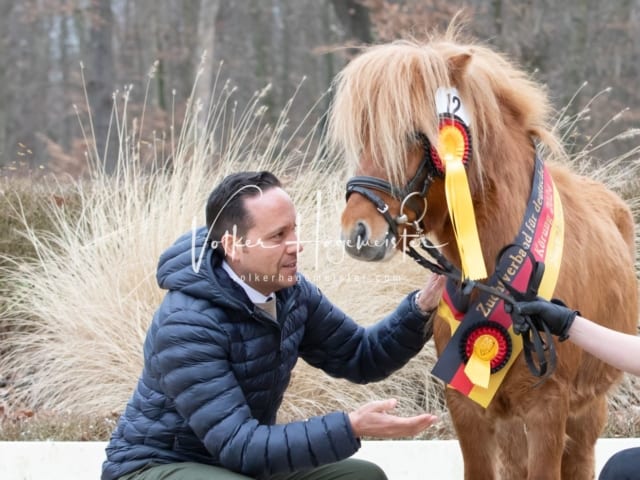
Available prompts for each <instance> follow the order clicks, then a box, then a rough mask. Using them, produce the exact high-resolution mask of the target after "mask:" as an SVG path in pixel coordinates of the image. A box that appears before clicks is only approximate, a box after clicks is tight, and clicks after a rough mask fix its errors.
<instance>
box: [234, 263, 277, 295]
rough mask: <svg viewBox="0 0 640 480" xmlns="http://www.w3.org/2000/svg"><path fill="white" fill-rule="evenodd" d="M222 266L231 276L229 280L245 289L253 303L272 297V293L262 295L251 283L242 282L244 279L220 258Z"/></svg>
mask: <svg viewBox="0 0 640 480" xmlns="http://www.w3.org/2000/svg"><path fill="white" fill-rule="evenodd" d="M222 268H223V269H224V271H225V272H227V273H228V274H229V276H230V277H231V280H233V281H234V282H236V283H237V284H238V285H240V286H241V287H242V289H243V290H244V291H245V293H246V294H247V296H248V297H249V300H251V301H252V302H253V303H264V302H266V301H268V300H270V299H272V298H274V295H273V293H272V294H270V295H263V294H262V293H260V292H259V291H257V290H256V289H255V288H253V287H252V286H251V285H247V284H246V283H245V282H244V280H242V279H241V278H240V277H239V276H238V274H237V273H236V272H234V271H233V269H232V268H231V265H229V264H228V263H227V261H226V260H222Z"/></svg>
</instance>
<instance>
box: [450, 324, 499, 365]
mask: <svg viewBox="0 0 640 480" xmlns="http://www.w3.org/2000/svg"><path fill="white" fill-rule="evenodd" d="M460 350H461V351H460V353H461V356H462V357H463V359H464V362H465V363H466V362H467V361H468V360H469V358H471V356H472V355H476V356H477V357H479V358H480V359H482V360H483V361H488V362H489V364H490V365H491V373H496V372H497V371H499V370H500V369H501V368H502V367H504V366H505V365H506V364H507V362H508V361H509V358H510V357H511V337H510V336H509V332H508V331H507V329H506V328H504V327H503V326H502V325H500V324H499V323H497V322H492V321H486V322H479V323H476V324H475V325H473V326H472V327H471V328H469V329H468V330H467V331H466V332H465V334H464V335H463V337H462V338H461V343H460Z"/></svg>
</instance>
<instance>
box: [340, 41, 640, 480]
mask: <svg viewBox="0 0 640 480" xmlns="http://www.w3.org/2000/svg"><path fill="white" fill-rule="evenodd" d="M460 38H461V37H460V34H459V32H457V31H454V29H450V30H449V31H447V32H446V33H444V34H443V35H440V36H437V37H433V38H431V39H430V41H429V42H427V43H419V42H416V41H397V42H394V43H390V44H384V45H377V46H371V47H368V48H366V49H365V50H364V51H363V52H362V53H361V54H360V55H359V56H357V57H356V58H355V59H354V60H352V61H351V62H350V63H349V64H348V65H347V66H346V67H345V68H344V70H343V71H342V72H341V73H340V74H339V75H338V77H337V79H336V90H335V98H334V101H333V106H332V110H331V112H330V123H329V139H330V143H331V145H332V147H333V148H334V149H336V154H339V155H343V156H344V157H345V158H346V160H347V161H349V162H350V163H351V165H352V166H354V167H355V174H356V175H358V176H360V177H361V178H362V176H366V177H365V178H368V179H369V183H368V184H366V185H365V186H364V187H363V188H360V189H354V190H352V192H351V194H350V195H349V196H348V200H347V205H346V208H345V210H344V212H343V214H342V235H343V239H344V240H345V244H346V249H347V251H348V253H349V254H351V255H352V256H353V257H355V258H357V259H361V260H365V261H379V260H384V259H387V258H390V257H391V256H392V255H393V254H394V252H396V251H398V249H401V248H402V242H401V241H398V240H399V239H400V238H402V237H403V236H406V235H407V234H410V235H411V234H416V233H421V230H423V231H424V232H425V233H426V234H428V235H429V237H430V238H431V239H433V240H434V242H436V243H437V244H438V245H440V251H441V253H442V254H443V255H444V256H445V257H446V258H447V259H448V260H449V261H450V262H451V263H452V264H453V265H454V266H456V267H457V268H458V269H462V271H464V269H463V265H462V260H463V259H462V258H461V257H462V256H463V255H461V253H460V250H459V248H458V247H459V245H458V242H457V237H456V234H455V232H454V225H453V223H455V219H453V221H452V218H451V217H452V215H451V214H450V213H449V208H448V207H449V206H448V203H447V202H448V200H447V195H446V174H442V172H440V174H438V166H437V165H436V166H434V157H437V156H438V155H437V153H434V152H440V147H441V145H439V144H438V142H439V138H442V137H441V136H440V128H441V123H440V122H441V120H440V118H441V117H440V118H439V113H440V112H439V111H438V110H437V109H436V104H437V102H438V98H437V96H438V93H437V92H438V89H442V88H444V89H455V92H457V95H459V97H458V99H459V100H460V102H461V103H462V104H463V105H464V108H465V110H466V112H467V115H468V116H469V131H468V139H467V140H468V145H469V146H470V148H469V150H470V151H469V158H468V162H467V164H466V167H465V169H466V175H467V179H468V180H467V181H468V183H467V185H468V192H469V193H470V200H471V203H470V204H469V205H468V206H469V207H471V205H472V208H473V212H474V215H475V222H476V226H477V237H478V238H479V245H480V247H481V252H482V256H483V258H484V261H485V263H486V271H487V275H491V274H492V273H493V272H494V269H495V266H494V265H492V262H493V261H494V260H495V259H496V258H497V257H498V255H499V253H500V251H501V250H502V249H503V247H504V246H506V245H509V244H512V243H513V242H514V238H515V237H516V235H517V233H518V231H519V229H520V228H521V225H522V222H523V216H524V215H525V212H526V211H527V208H528V204H527V201H528V199H529V198H530V194H531V192H532V182H533V181H534V168H535V165H536V160H535V159H536V152H540V156H541V157H542V158H543V160H544V162H545V164H546V168H547V169H548V170H547V171H548V172H549V174H550V177H551V178H552V183H553V185H554V186H555V190H556V192H557V194H558V197H559V200H560V202H561V205H562V211H563V212H564V223H563V227H564V247H563V251H562V254H561V256H560V257H558V260H557V261H556V262H555V265H547V267H555V270H556V272H557V276H556V278H557V281H556V282H554V284H553V285H555V290H553V291H552V294H553V297H557V298H560V299H562V300H563V301H564V302H565V303H566V304H568V305H570V306H571V307H573V308H576V309H579V310H580V312H581V313H582V314H583V315H584V316H586V317H588V318H591V319H593V320H594V321H596V322H598V323H600V324H602V325H605V326H607V327H610V328H614V329H616V330H620V331H623V332H627V333H633V332H635V329H636V325H637V285H636V276H635V271H634V258H635V248H634V225H633V217H632V215H631V212H630V209H629V208H628V207H627V205H626V204H625V203H624V202H623V201H622V200H621V199H620V198H619V197H618V196H617V195H616V194H614V193H613V192H611V191H609V190H608V189H606V188H605V187H604V186H603V185H602V184H599V183H597V182H594V181H592V180H590V179H588V178H585V177H582V176H578V175H577V174H575V173H572V172H571V171H570V169H569V168H567V167H566V166H563V165H561V163H562V162H557V163H555V164H554V163H552V162H551V161H550V160H553V159H556V160H559V159H563V158H564V156H565V153H564V152H563V149H562V146H561V145H560V142H559V140H558V139H557V138H556V137H555V136H554V133H553V132H552V130H551V128H550V112H551V109H550V106H549V101H548V98H547V96H546V93H545V91H544V90H543V88H542V87H541V86H540V85H538V84H537V83H536V82H534V81H532V80H531V79H529V78H528V77H527V76H526V75H525V73H524V72H522V71H521V70H519V69H518V68H516V67H515V66H514V65H513V64H512V63H510V62H509V61H508V60H507V59H505V58H504V57H503V56H501V55H500V54H498V53H496V52H494V51H492V50H491V49H489V48H487V47H484V46H481V45H478V44H476V43H474V42H466V43H463V42H462V41H461V40H460ZM448 91H451V90H448ZM425 159H426V162H427V164H426V166H425V165H424V161H425ZM441 167H442V165H440V168H441ZM372 179H373V182H371V180H372ZM378 180H380V181H378ZM387 187H388V188H387ZM416 192H417V193H416ZM372 194H373V195H372ZM421 195H422V197H423V199H422V198H421V199H420V200H419V201H416V200H417V198H416V197H419V196H421ZM411 197H412V198H411ZM403 201H404V203H402V202H403ZM387 208H388V210H386V209H387ZM401 209H402V211H401ZM385 210H386V211H385ZM462 210H464V208H462ZM458 213H460V212H458ZM394 240H395V241H394ZM474 296H475V297H477V296H478V290H474V293H472V298H473V297H474ZM549 296H551V295H549ZM461 323H462V324H464V321H462V322H461ZM451 337H452V333H451V328H450V323H448V322H447V321H445V320H444V319H443V318H442V315H441V311H440V310H439V311H438V316H437V317H436V321H435V325H434V338H435V343H436V349H437V352H438V355H439V356H441V355H442V353H443V351H444V350H445V347H446V346H447V343H448V341H449V340H450V338H451ZM554 345H555V349H556V352H557V365H556V368H555V371H554V372H553V374H551V375H550V376H549V377H548V378H547V379H546V380H545V381H542V382H541V381H540V378H536V377H535V376H534V375H533V374H532V373H531V371H530V370H529V368H527V364H526V362H525V358H524V355H522V354H520V355H517V356H514V359H513V363H512V365H511V366H510V368H509V370H508V373H507V374H506V375H505V376H504V379H503V381H502V383H501V386H500V387H499V388H498V390H497V393H495V396H494V397H493V399H492V400H491V401H490V403H489V404H488V405H487V406H486V408H485V407H483V406H481V405H479V404H478V403H476V402H474V401H473V400H470V399H469V398H468V397H467V396H466V395H463V394H461V393H460V392H459V391H458V390H456V389H453V388H447V389H446V393H445V395H446V401H447V406H448V408H449V411H450V413H451V417H452V420H453V423H454V425H455V429H456V432H457V436H458V439H459V442H460V447H461V449H462V454H463V458H464V465H465V478H466V479H474V480H478V479H487V480H488V479H496V478H503V479H524V478H528V479H537V480H540V479H560V478H563V479H571V480H574V479H581V480H582V479H590V478H593V477H594V469H595V462H594V446H595V443H596V440H597V438H598V436H599V435H600V433H601V432H602V429H603V427H604V426H605V423H606V417H607V410H606V394H607V391H608V390H609V389H610V388H611V387H612V386H613V385H614V384H615V383H616V382H617V381H619V379H620V378H621V372H620V371H618V370H616V369H614V368H612V367H610V366H607V365H605V364H604V363H602V362H601V361H599V360H597V359H596V358H594V357H593V356H591V355H589V354H587V353H585V352H584V351H582V350H581V349H579V348H578V347H576V346H574V345H572V344H571V342H558V341H555V340H554ZM441 358H442V357H441Z"/></svg>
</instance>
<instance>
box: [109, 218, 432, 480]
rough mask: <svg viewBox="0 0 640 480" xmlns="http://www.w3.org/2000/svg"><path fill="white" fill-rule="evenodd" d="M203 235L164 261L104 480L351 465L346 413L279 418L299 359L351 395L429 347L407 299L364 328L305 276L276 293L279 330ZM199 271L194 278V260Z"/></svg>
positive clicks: (187, 238)
mask: <svg viewBox="0 0 640 480" xmlns="http://www.w3.org/2000/svg"><path fill="white" fill-rule="evenodd" d="M205 235H206V229H200V230H198V232H197V234H196V236H195V246H192V235H191V233H189V234H186V235H184V236H182V237H181V238H179V239H178V240H177V241H176V243H175V244H174V245H173V246H172V247H170V248H169V249H168V250H167V251H166V252H165V253H164V254H163V255H162V256H161V257H160V262H159V265H158V273H157V278H158V283H159V285H160V287H162V288H163V289H166V290H168V292H167V294H166V296H165V298H164V300H163V302H162V304H161V305H160V307H159V309H158V310H157V312H156V314H155V315H154V317H153V322H152V323H151V326H150V327H149V330H148V332H147V337H146V340H145V343H144V369H143V371H142V375H141V376H140V379H139V381H138V384H137V387H136V389H135V391H134V393H133V395H132V397H131V399H130V400H129V402H128V404H127V407H126V409H125V412H124V414H123V415H122V416H121V418H120V420H119V422H118V425H117V427H116V429H115V431H114V432H113V435H112V437H111V440H110V442H109V445H108V446H107V450H106V452H107V460H106V461H105V462H104V465H103V471H102V480H114V479H116V478H118V477H120V476H122V475H125V474H127V473H130V472H133V471H135V470H138V469H140V468H142V467H143V466H145V465H147V464H149V463H157V464H162V463H175V462H186V461H190V462H199V463H204V464H210V465H219V466H222V467H224V468H227V469H229V470H233V471H236V472H240V473H243V474H245V475H247V476H251V477H255V478H262V477H266V476H268V475H270V474H273V473H279V472H291V471H295V470H302V469H307V468H311V467H315V466H318V465H321V464H325V463H330V462H335V461H338V460H342V459H345V458H347V457H349V456H351V455H352V454H353V453H355V452H356V451H357V450H358V448H359V446H360V442H359V439H358V438H356V437H355V436H354V433H353V431H352V429H351V425H350V423H349V419H348V416H347V414H346V413H344V412H334V413H329V414H327V415H322V416H319V417H315V418H309V419H306V420H303V421H299V422H293V423H288V424H279V425H277V424H276V423H275V420H276V414H277V411H278V408H279V406H280V404H281V402H282V398H283V395H284V392H285V389H286V388H287V385H288V384H289V380H290V378H291V371H292V369H293V367H294V366H295V364H296V361H297V360H298V357H302V358H303V359H304V360H305V361H306V362H308V363H309V364H311V365H313V366H315V367H318V368H321V369H322V370H324V371H325V372H327V373H328V374H329V375H333V376H335V377H341V378H346V379H348V380H351V381H353V382H357V383H366V382H372V381H376V380H380V379H382V378H385V377H386V376H388V375H389V374H390V373H391V372H393V371H395V370H397V369H398V368H400V367H402V366H403V365H404V364H405V363H406V362H407V361H408V360H409V359H410V358H411V357H413V356H414V355H416V354H417V353H418V352H419V351H420V349H421V348H422V347H423V345H424V343H425V342H426V340H427V338H426V337H427V334H426V333H425V331H426V329H425V319H424V317H422V316H421V315H420V314H419V313H418V312H417V311H416V309H415V307H414V303H413V301H412V299H411V298H410V297H407V298H406V299H404V300H403V301H402V303H401V304H400V305H399V307H398V308H397V309H396V310H395V311H394V312H393V313H392V314H391V315H389V316H388V317H386V318H385V319H384V320H383V321H381V322H380V323H378V324H376V325H375V326H371V327H369V328H363V327H362V326H359V325H358V324H357V323H356V322H355V321H353V320H352V319H351V318H349V317H348V316H346V315H345V314H344V313H343V312H342V311H340V309H338V308H337V307H336V306H335V305H333V304H332V303H331V302H330V301H329V300H328V299H327V298H326V297H325V296H323V294H322V293H321V292H320V291H319V290H318V288H317V287H315V286H314V285H312V284H311V283H310V282H308V281H307V280H306V279H305V278H304V277H303V276H302V275H300V279H299V281H298V283H297V284H296V285H295V286H293V287H290V288H287V289H284V290H281V291H279V292H277V295H276V296H277V306H278V321H277V322H276V321H274V320H272V319H271V318H270V317H268V316H267V315H266V314H264V313H263V312H262V310H260V309H258V308H256V307H254V305H253V304H252V303H251V301H250V300H249V298H248V297H247V296H246V294H245V292H244V290H242V288H241V287H240V286H238V285H237V284H236V283H235V282H233V281H232V280H231V279H230V278H229V277H228V275H227V274H226V272H225V271H224V270H223V269H222V268H220V262H221V259H220V258H219V257H218V256H217V255H216V254H215V253H214V252H213V250H212V249H211V248H206V249H205V251H204V253H203V252H202V247H203V245H204V242H205ZM201 253H203V256H202V259H201V260H202V262H201V264H200V266H199V268H194V264H195V265H196V266H197V263H198V260H199V258H200V254H201Z"/></svg>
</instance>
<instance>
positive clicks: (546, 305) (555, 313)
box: [516, 298, 579, 342]
mask: <svg viewBox="0 0 640 480" xmlns="http://www.w3.org/2000/svg"><path fill="white" fill-rule="evenodd" d="M516 308H517V310H518V311H519V313H520V314H522V315H528V316H529V317H530V318H531V320H532V321H533V323H534V325H535V326H536V328H537V329H538V330H544V327H543V325H542V322H544V323H545V324H546V325H547V327H548V328H549V331H550V332H551V333H552V334H554V335H557V336H558V338H559V340H560V341H561V342H562V341H564V340H566V339H567V338H569V329H570V328H571V324H572V323H573V321H574V320H575V318H576V316H577V315H578V314H579V312H577V311H576V310H571V309H570V308H567V306H566V305H565V304H564V303H563V302H562V301H561V300H558V299H557V298H554V299H552V300H551V301H548V300H544V299H542V298H538V299H537V300H532V301H530V302H518V303H517V304H516Z"/></svg>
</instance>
